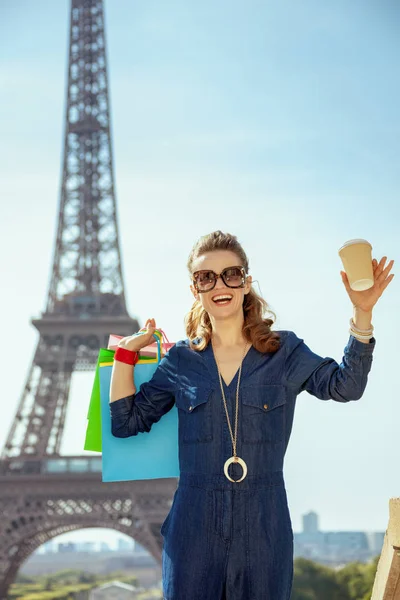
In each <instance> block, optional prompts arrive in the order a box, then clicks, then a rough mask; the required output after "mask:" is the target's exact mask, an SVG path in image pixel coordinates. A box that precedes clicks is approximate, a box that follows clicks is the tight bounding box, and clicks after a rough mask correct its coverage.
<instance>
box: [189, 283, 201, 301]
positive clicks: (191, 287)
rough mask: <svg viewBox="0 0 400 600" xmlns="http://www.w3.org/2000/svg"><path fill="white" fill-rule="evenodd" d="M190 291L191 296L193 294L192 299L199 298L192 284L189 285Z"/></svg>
mask: <svg viewBox="0 0 400 600" xmlns="http://www.w3.org/2000/svg"><path fill="white" fill-rule="evenodd" d="M190 291H191V292H192V294H193V296H194V299H195V300H198V299H199V293H198V291H197V290H196V288H195V287H194V285H191V286H190Z"/></svg>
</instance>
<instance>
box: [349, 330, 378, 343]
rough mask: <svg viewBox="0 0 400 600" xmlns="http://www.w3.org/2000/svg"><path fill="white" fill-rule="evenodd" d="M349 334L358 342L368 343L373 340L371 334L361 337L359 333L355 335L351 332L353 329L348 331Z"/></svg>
mask: <svg viewBox="0 0 400 600" xmlns="http://www.w3.org/2000/svg"><path fill="white" fill-rule="evenodd" d="M349 333H350V334H351V335H352V336H353V337H355V338H356V339H357V340H359V341H360V342H364V341H368V340H370V339H371V338H373V337H374V336H373V334H372V333H371V334H370V335H361V334H359V333H356V332H355V331H353V329H351V328H350V329H349Z"/></svg>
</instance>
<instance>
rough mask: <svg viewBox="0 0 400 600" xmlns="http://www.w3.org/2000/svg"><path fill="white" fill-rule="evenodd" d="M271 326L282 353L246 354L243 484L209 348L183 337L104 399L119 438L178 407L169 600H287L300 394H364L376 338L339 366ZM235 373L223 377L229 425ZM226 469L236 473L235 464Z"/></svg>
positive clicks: (167, 556) (167, 528)
mask: <svg viewBox="0 0 400 600" xmlns="http://www.w3.org/2000/svg"><path fill="white" fill-rule="evenodd" d="M277 333H279V334H280V338H281V346H280V348H279V350H278V351H277V352H275V353H264V354H263V353H261V352H258V351H257V350H256V349H255V348H254V347H253V346H252V347H251V348H250V350H249V351H248V353H247V355H246V356H245V359H244V361H243V367H242V377H241V384H240V396H239V402H240V404H239V424H238V442H237V455H238V456H239V457H241V458H243V460H244V461H245V462H246V464H247V467H248V474H247V477H246V478H245V479H244V480H243V481H242V482H240V483H232V482H230V481H229V480H228V479H227V478H226V477H225V475H224V472H223V467H224V463H225V461H226V460H227V458H229V457H231V456H232V453H233V452H232V441H231V437H230V433H229V429H228V425H227V419H226V414H225V409H224V404H223V400H222V396H221V389H220V383H219V378H218V371H217V366H216V362H215V359H214V355H213V350H212V346H211V344H209V345H208V346H207V347H206V349H205V350H202V351H195V350H192V349H191V348H190V347H189V344H188V341H187V340H185V341H180V342H178V343H177V344H176V345H175V346H174V347H173V348H172V349H171V350H170V351H169V353H168V354H167V355H166V356H165V357H164V358H163V360H162V361H161V363H160V365H159V367H158V368H157V371H156V372H155V374H154V376H153V378H152V379H151V381H150V382H148V383H144V384H143V385H142V386H141V388H140V390H139V391H138V392H137V393H136V395H135V396H128V397H126V398H121V399H120V400H117V401H115V402H113V403H111V404H110V409H111V417H112V432H113V435H115V436H117V437H126V436H131V435H137V434H138V433H139V432H148V431H150V428H151V426H152V424H153V423H155V422H157V421H158V420H159V419H160V418H161V417H162V415H163V414H165V413H166V412H167V411H169V410H170V409H171V408H172V407H173V405H174V403H175V402H176V405H177V407H178V420H179V464H180V477H179V483H178V488H177V490H176V492H175V495H174V498H173V503H172V506H171V509H170V512H169V514H168V515H167V517H166V519H165V521H164V523H163V524H162V526H161V534H162V536H163V538H164V543H163V551H162V577H163V590H164V598H165V600H223V599H227V600H289V597H290V593H291V587H292V578H293V531H292V524H291V519H290V514H289V510H288V503H287V497H286V490H285V484H284V478H283V461H284V455H285V451H286V448H287V445H288V441H289V437H290V433H291V429H292V424H293V416H294V409H295V402H296V397H297V396H298V394H299V393H301V392H302V391H304V390H305V391H307V392H309V393H310V394H312V395H313V396H316V397H317V398H320V399H321V400H329V399H333V400H335V401H336V402H348V401H350V400H358V399H360V398H361V396H362V395H363V393H364V390H365V387H366V385H367V377H368V373H369V371H370V368H371V364H372V353H373V350H374V347H375V338H372V339H371V340H370V342H369V344H363V343H362V342H359V341H358V340H357V339H355V338H354V337H352V336H350V338H349V341H348V343H347V345H346V347H345V349H344V356H343V359H342V363H341V364H340V365H339V364H338V363H337V362H336V361H335V360H334V359H333V358H329V357H327V358H322V357H321V356H318V355H317V354H315V353H313V352H312V351H311V350H310V348H309V347H308V346H307V345H306V344H305V343H304V341H303V340H302V339H300V338H298V337H297V336H296V334H295V333H293V332H292V331H278V332H277ZM237 377H238V373H236V375H235V377H234V379H233V380H232V381H231V383H230V384H229V385H228V386H227V385H226V384H225V383H224V386H225V395H226V399H227V404H228V409H229V416H230V420H231V423H232V427H233V424H234V415H235V413H234V408H235V394H236V384H237ZM229 472H230V475H231V477H232V478H233V479H239V478H240V477H241V475H242V470H241V467H240V466H239V465H238V464H233V465H231V467H230V470H229Z"/></svg>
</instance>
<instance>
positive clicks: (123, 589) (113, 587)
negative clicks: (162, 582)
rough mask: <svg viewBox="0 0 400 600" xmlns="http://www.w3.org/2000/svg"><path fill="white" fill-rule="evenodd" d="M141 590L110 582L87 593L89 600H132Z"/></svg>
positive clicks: (117, 582)
mask: <svg viewBox="0 0 400 600" xmlns="http://www.w3.org/2000/svg"><path fill="white" fill-rule="evenodd" d="M142 591H143V588H137V587H134V586H133V585H128V584H127V583H121V582H120V581H111V582H110V583H105V584H104V585H101V586H100V587H98V588H95V589H93V590H91V591H90V592H89V600H134V599H135V598H137V596H138V594H139V593H140V592H142Z"/></svg>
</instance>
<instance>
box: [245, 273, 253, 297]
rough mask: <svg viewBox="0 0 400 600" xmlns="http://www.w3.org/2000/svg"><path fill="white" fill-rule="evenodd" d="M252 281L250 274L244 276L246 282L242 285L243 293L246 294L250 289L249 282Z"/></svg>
mask: <svg viewBox="0 0 400 600" xmlns="http://www.w3.org/2000/svg"><path fill="white" fill-rule="evenodd" d="M252 283H253V278H252V276H251V275H248V276H247V277H246V283H245V285H244V293H245V295H247V294H248V293H249V292H250V290H251V284H252Z"/></svg>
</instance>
